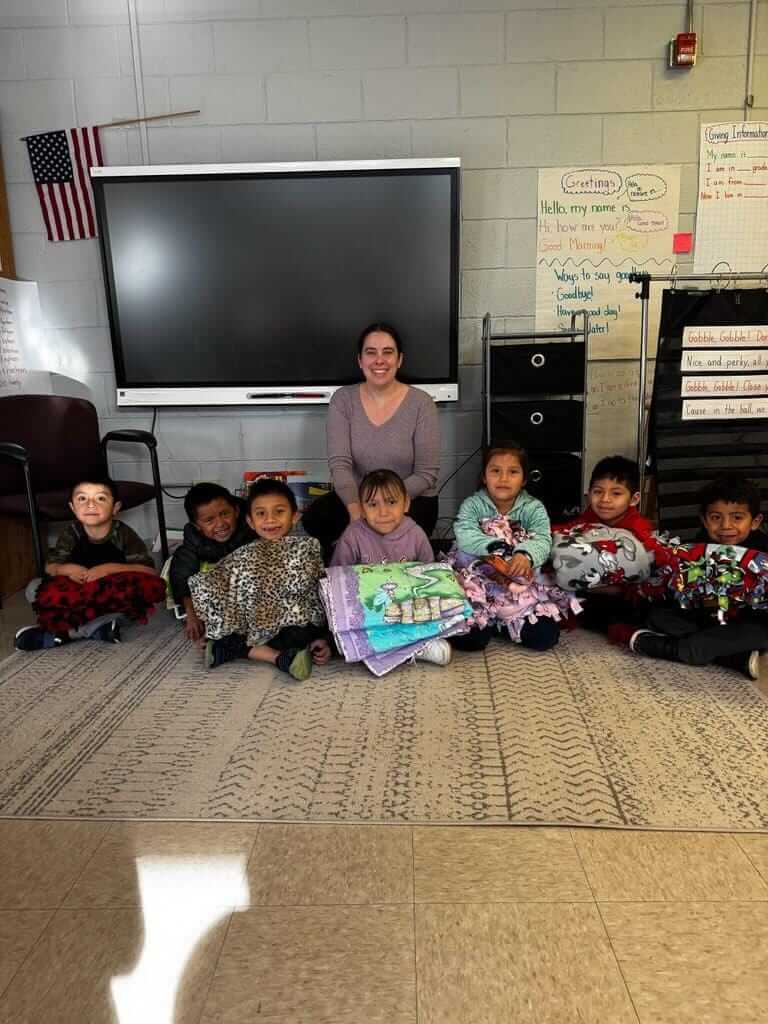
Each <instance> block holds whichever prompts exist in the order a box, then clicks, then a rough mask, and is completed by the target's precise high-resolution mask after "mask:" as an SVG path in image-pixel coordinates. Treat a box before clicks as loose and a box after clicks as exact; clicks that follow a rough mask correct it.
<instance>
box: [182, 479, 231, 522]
mask: <svg viewBox="0 0 768 1024" xmlns="http://www.w3.org/2000/svg"><path fill="white" fill-rule="evenodd" d="M217 498H223V499H224V501H227V502H229V504H230V505H231V506H232V508H234V509H237V502H236V501H235V497H234V495H233V494H230V492H229V491H228V490H227V488H226V487H222V486H221V484H209V483H201V484H194V485H193V486H192V487H190V488H189V490H188V491H187V493H186V494H185V495H184V511H185V512H186V513H187V519H189V521H190V522H191V523H194V521H195V520H196V519H197V510H198V509H199V508H200V506H201V505H207V504H208V503H209V502H210V501H215V500H216V499H217Z"/></svg>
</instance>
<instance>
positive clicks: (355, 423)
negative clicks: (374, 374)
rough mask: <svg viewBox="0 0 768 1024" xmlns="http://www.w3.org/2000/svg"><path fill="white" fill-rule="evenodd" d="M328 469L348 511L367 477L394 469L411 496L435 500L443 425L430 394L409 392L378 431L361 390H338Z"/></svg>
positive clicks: (330, 421)
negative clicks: (368, 412) (361, 395)
mask: <svg viewBox="0 0 768 1024" xmlns="http://www.w3.org/2000/svg"><path fill="white" fill-rule="evenodd" d="M327 436H328V465H329V467H330V470H331V478H332V480H333V486H334V489H335V490H336V493H337V494H338V496H339V497H340V498H341V500H342V501H343V502H344V504H345V505H349V504H351V503H352V502H355V501H357V500H358V495H357V489H358V487H359V486H360V481H361V480H362V479H363V477H364V476H365V474H366V473H371V472H373V470H374V469H391V470H393V472H395V473H397V474H398V476H400V477H401V478H402V480H403V482H404V484H405V489H406V491H407V492H408V496H409V497H411V498H417V497H419V496H420V495H423V496H424V497H432V496H433V495H435V494H437V490H436V488H435V485H436V483H437V474H438V472H439V471H440V424H439V422H438V418H437V408H436V406H435V403H434V402H433V401H432V399H431V398H430V396H429V395H428V394H427V393H426V391H420V390H419V389H418V388H409V389H408V394H407V395H406V396H405V398H404V399H403V401H402V402H401V403H400V405H399V406H398V408H397V410H396V412H394V413H393V414H392V416H390V418H389V419H388V420H387V421H386V423H382V424H381V426H380V427H377V426H375V425H374V424H373V423H371V421H370V420H369V419H368V416H367V415H366V412H365V409H364V408H363V403H362V402H361V400H360V385H359V384H351V385H348V386H347V387H343V388H339V390H338V391H336V392H335V394H334V396H333V398H332V399H331V402H330V406H329V408H328V427H327Z"/></svg>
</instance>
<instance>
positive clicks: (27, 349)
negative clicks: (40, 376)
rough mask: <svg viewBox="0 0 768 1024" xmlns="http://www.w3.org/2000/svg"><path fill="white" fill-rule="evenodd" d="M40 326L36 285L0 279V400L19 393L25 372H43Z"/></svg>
mask: <svg viewBox="0 0 768 1024" xmlns="http://www.w3.org/2000/svg"><path fill="white" fill-rule="evenodd" d="M41 325H42V316H41V313H40V298H39V296H38V292H37V283H36V282H35V281H10V280H8V279H7V278H3V277H0V397H1V396H5V395H14V394H18V393H19V392H21V391H22V390H23V387H24V380H25V377H26V374H27V372H28V371H29V370H31V369H42V368H43V367H42V366H41V365H40V357H41V348H42V345H41V341H42V329H41Z"/></svg>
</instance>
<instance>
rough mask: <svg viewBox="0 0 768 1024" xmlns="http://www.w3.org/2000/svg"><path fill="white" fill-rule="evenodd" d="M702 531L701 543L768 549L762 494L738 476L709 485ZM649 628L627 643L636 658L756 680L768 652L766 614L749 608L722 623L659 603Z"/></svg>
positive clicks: (702, 502) (700, 613) (702, 508)
mask: <svg viewBox="0 0 768 1024" xmlns="http://www.w3.org/2000/svg"><path fill="white" fill-rule="evenodd" d="M699 511H700V516H701V523H702V527H703V529H702V530H701V532H700V534H699V536H698V537H697V538H696V540H697V542H700V543H707V544H722V545H732V546H734V547H742V548H754V549H756V550H757V551H768V535H766V534H765V533H764V532H763V531H762V530H761V529H760V526H761V524H762V521H763V517H762V515H761V514H760V492H759V490H758V489H757V487H756V486H755V485H754V484H753V483H751V482H750V481H749V480H745V479H744V477H742V476H740V475H739V474H738V473H729V474H726V475H724V476H721V477H719V478H718V479H717V480H715V481H714V482H713V483H711V484H708V485H707V486H706V487H705V488H704V489H703V490H702V491H701V493H700V494H699ZM647 627H648V628H647V629H641V630H637V631H636V632H635V633H634V634H633V635H632V637H631V639H630V641H629V646H630V649H631V650H632V651H634V652H635V653H636V654H645V655H646V656H647V657H651V658H664V659H666V660H667V661H682V662H684V663H685V664H688V665H708V664H710V663H712V662H714V663H715V664H717V665H725V666H727V667H729V668H733V669H736V670H737V671H740V672H741V673H742V674H743V675H745V676H747V678H748V679H758V678H759V672H760V653H761V651H764V650H767V649H768V613H766V612H762V611H752V610H751V609H749V608H745V609H743V610H742V611H741V613H740V614H739V615H738V617H737V618H735V619H733V620H730V621H728V622H726V623H725V624H723V625H720V624H719V623H717V622H716V621H715V620H714V619H713V616H712V613H711V612H710V611H706V610H704V609H701V610H694V609H691V610H683V609H682V608H679V607H676V606H670V605H659V606H657V607H655V608H653V609H652V610H651V612H650V614H649V615H648V619H647Z"/></svg>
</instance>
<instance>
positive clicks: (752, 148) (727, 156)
mask: <svg viewBox="0 0 768 1024" xmlns="http://www.w3.org/2000/svg"><path fill="white" fill-rule="evenodd" d="M766 263H768V121H733V122H723V123H720V124H704V125H702V126H701V147H700V151H699V201H698V205H697V208H696V247H695V250H694V260H693V269H694V271H695V273H697V274H710V273H712V272H713V271H715V270H722V271H729V272H732V273H748V272H749V271H753V272H756V271H760V270H762V269H763V267H764V266H765V265H766Z"/></svg>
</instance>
